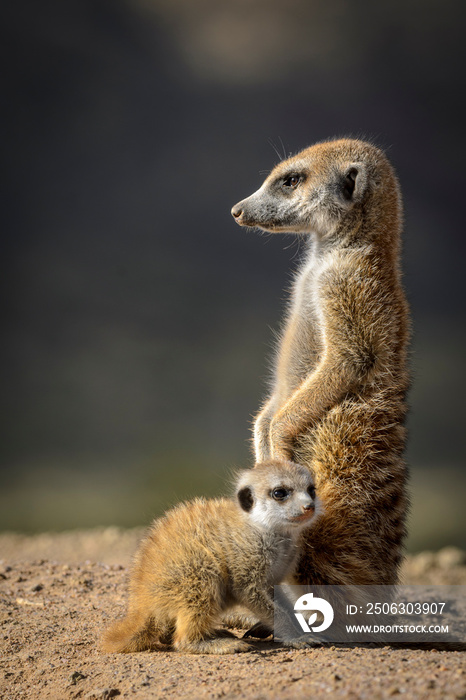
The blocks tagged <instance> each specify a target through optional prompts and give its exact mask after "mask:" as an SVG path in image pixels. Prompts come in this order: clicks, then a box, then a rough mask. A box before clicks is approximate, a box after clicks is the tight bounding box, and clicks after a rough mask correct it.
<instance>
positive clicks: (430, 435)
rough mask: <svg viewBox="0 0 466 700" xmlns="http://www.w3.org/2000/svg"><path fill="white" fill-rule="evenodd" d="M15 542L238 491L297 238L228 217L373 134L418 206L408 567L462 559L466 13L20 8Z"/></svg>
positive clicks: (5, 436)
mask: <svg viewBox="0 0 466 700" xmlns="http://www.w3.org/2000/svg"><path fill="white" fill-rule="evenodd" d="M0 13H1V17H2V22H1V27H2V29H1V31H2V35H3V36H2V42H1V46H2V52H3V55H4V61H3V66H4V67H3V71H2V78H3V88H2V97H3V107H2V111H1V117H0V118H1V120H2V132H1V133H2V155H3V158H2V162H3V167H4V173H5V175H6V178H4V180H6V182H5V183H4V186H3V188H2V191H1V197H2V212H3V215H4V219H5V221H4V225H3V227H2V231H3V235H2V241H3V244H2V250H3V252H2V257H1V260H2V267H3V269H2V277H1V280H2V284H3V294H2V300H3V304H2V320H3V330H4V332H3V339H2V343H1V367H2V369H3V373H4V377H3V382H2V392H1V397H2V402H1V411H2V416H1V428H2V435H1V469H2V472H1V492H0V529H3V530H16V531H26V532H34V531H39V530H49V529H50V530H60V529H66V528H75V527H90V526H94V525H107V524H116V525H123V526H133V525H140V524H145V523H147V522H148V520H149V519H150V518H151V517H152V516H153V515H156V514H159V513H161V512H162V511H163V510H164V509H165V508H166V507H167V506H169V505H171V504H173V503H175V502H176V501H178V500H179V499H182V498H186V497H190V496H193V495H195V494H205V495H212V494H218V493H221V492H223V491H224V490H225V488H227V484H228V478H229V471H230V470H231V469H232V468H235V467H238V466H242V465H249V464H250V463H251V455H250V448H249V437H250V425H251V417H252V416H253V414H254V413H255V412H256V411H257V409H258V406H259V404H260V402H261V400H262V398H263V397H264V395H265V393H266V386H267V385H266V381H267V376H268V367H269V360H270V357H271V350H272V347H273V342H274V334H273V331H272V329H277V328H278V327H279V322H280V318H281V316H282V313H283V310H284V304H285V299H286V294H285V291H284V290H285V289H286V288H287V287H288V286H289V282H290V275H291V271H292V270H293V269H294V268H295V266H296V264H297V261H298V259H299V245H298V242H297V241H296V240H295V239H293V237H284V236H275V237H274V236H265V235H262V236H261V235H258V234H257V233H254V232H251V231H245V230H242V229H239V228H238V227H237V226H236V225H235V223H234V221H233V220H232V218H231V216H230V208H231V206H232V205H233V204H234V203H235V202H237V201H238V200H239V199H242V198H243V197H244V196H247V195H248V194H250V193H251V192H252V191H253V190H255V189H257V187H258V186H259V185H260V183H261V181H262V179H263V176H264V174H265V173H266V172H267V171H268V170H270V169H271V168H272V167H273V165H274V164H275V163H276V162H277V160H278V159H279V155H277V153H276V151H278V153H279V154H280V157H281V154H283V153H286V154H287V153H290V152H295V151H297V150H299V149H301V148H303V147H305V146H307V145H309V144H311V143H313V142H315V141H317V140H319V139H325V138H327V137H332V136H334V135H340V136H341V135H352V136H362V137H369V138H372V139H374V140H375V141H376V143H378V144H379V145H380V146H382V147H383V148H386V149H388V153H389V156H390V158H391V160H392V161H393V163H394V165H395V167H396V168H397V171H398V174H399V177H400V180H401V183H402V187H403V192H404V198H405V223H406V231H405V239H404V260H403V267H404V273H405V284H406V288H407V293H408V296H409V299H410V302H411V305H412V311H413V319H414V341H413V346H412V367H413V375H414V381H413V390H412V392H411V394H410V402H411V407H412V408H411V413H410V419H409V429H410V438H409V448H408V454H407V457H408V461H409V463H410V466H411V470H412V493H413V508H412V514H411V525H410V532H411V535H410V539H409V543H408V546H409V548H410V549H411V550H417V549H421V548H426V547H427V548H437V547H440V546H443V545H446V544H456V545H459V546H463V547H464V546H466V527H465V524H466V516H465V512H466V509H465V507H464V502H465V495H466V469H465V437H464V434H465V429H464V426H463V423H464V415H465V411H464V396H465V389H466V386H465V384H466V381H465V375H466V372H465V362H464V359H465V334H466V330H465V325H464V299H465V291H466V283H465V274H464V261H465V257H466V256H465V252H466V245H465V235H464V233H465V231H464V182H465V177H464V172H465V155H466V153H465V151H466V148H465V139H464V123H465V110H464V107H465V90H464V75H465V71H464V69H465V57H466V51H465V42H464V29H463V28H464V19H465V15H466V6H465V5H464V3H462V2H461V1H454V0H442V1H440V0H422V2H421V0H403V2H402V1H401V0H391V1H390V2H385V1H382V2H379V3H372V2H370V1H369V0H366V1H363V0H360V1H357V0H355V1H353V2H350V1H349V0H348V1H343V0H334V1H333V2H327V1H324V0H287V2H286V3H283V2H275V1H274V0H230V1H228V2H218V0H60V1H59V0H55V1H54V0H44V2H41V3H37V2H33V0H23V2H13V0H7V2H4V3H2V7H1V10H0Z"/></svg>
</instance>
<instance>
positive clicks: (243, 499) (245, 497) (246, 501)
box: [237, 486, 254, 513]
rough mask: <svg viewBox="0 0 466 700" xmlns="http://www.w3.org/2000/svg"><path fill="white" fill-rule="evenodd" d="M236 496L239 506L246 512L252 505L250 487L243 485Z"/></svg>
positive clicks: (252, 499)
mask: <svg viewBox="0 0 466 700" xmlns="http://www.w3.org/2000/svg"><path fill="white" fill-rule="evenodd" d="M237 496H238V501H239V504H240V506H241V508H242V509H243V510H245V511H246V512H247V513H248V512H249V511H250V510H251V508H252V507H253V505H254V498H253V496H252V491H251V489H250V487H249V486H245V487H244V488H242V489H240V490H239V491H238V493H237Z"/></svg>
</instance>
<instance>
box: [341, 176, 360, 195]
mask: <svg viewBox="0 0 466 700" xmlns="http://www.w3.org/2000/svg"><path fill="white" fill-rule="evenodd" d="M357 176H358V171H357V169H356V168H350V169H349V170H348V171H347V172H346V173H345V175H344V177H343V182H342V187H341V191H342V193H343V197H344V198H345V199H346V200H348V201H349V200H350V199H352V197H353V193H354V188H355V187H356V178H357Z"/></svg>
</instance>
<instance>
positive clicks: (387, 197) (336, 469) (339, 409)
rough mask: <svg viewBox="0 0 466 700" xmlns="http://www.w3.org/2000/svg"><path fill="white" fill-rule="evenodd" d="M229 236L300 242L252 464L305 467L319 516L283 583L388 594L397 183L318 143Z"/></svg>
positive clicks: (396, 530) (369, 158) (375, 157)
mask: <svg viewBox="0 0 466 700" xmlns="http://www.w3.org/2000/svg"><path fill="white" fill-rule="evenodd" d="M232 214H233V217H234V218H235V220H236V221H237V223H238V224H240V225H241V226H251V227H254V226H257V227H259V228H261V229H264V230H265V231H270V232H277V233H280V232H284V233H287V232H292V233H299V234H305V235H306V236H307V238H308V247H307V252H306V255H305V257H304V260H303V262H302V264H301V266H300V268H299V269H298V271H297V274H296V277H295V280H294V284H293V289H292V294H291V301H290V305H289V311H288V315H287V318H286V321H285V326H284V331H283V334H282V338H281V342H280V345H279V349H278V354H277V361H276V365H275V375H274V379H273V386H272V392H271V395H270V398H269V399H268V401H267V402H266V404H265V405H264V407H263V408H262V410H261V412H260V413H259V415H258V416H257V419H256V421H255V426H254V446H255V456H256V460H257V461H258V462H262V461H264V460H266V459H270V458H274V459H291V460H293V461H296V462H299V463H301V464H304V465H307V466H309V467H311V468H312V470H313V472H314V474H315V478H316V488H317V490H318V492H319V496H320V498H321V499H322V503H323V505H324V507H325V514H324V515H323V517H322V518H321V519H320V520H319V522H317V523H316V526H315V528H314V529H313V532H312V538H310V537H308V536H307V535H304V537H303V548H302V556H301V558H300V562H299V564H298V568H297V574H296V581H297V582H299V583H315V584H392V583H395V582H396V580H397V575H398V568H399V564H400V560H401V553H402V543H403V538H404V536H405V516H406V511H407V508H408V498H407V494H406V480H407V472H406V467H405V464H404V462H403V458H402V453H403V449H404V444H405V429H404V427H403V423H404V419H405V415H406V403H405V395H406V391H407V389H408V384H409V376H408V369H407V344H408V339H409V314H408V306H407V303H406V300H405V296H404V293H403V289H402V285H401V273H400V262H399V252H400V232H401V226H402V207H401V198H400V191H399V187H398V182H397V178H396V176H395V174H394V172H393V169H392V167H391V165H390V163H389V162H388V160H387V158H386V157H385V155H384V154H383V153H382V152H381V151H380V150H379V149H377V148H375V147H374V146H372V145H371V144H369V143H365V142H362V141H358V140H352V139H342V140H335V141H329V142H325V143H318V144H316V145H314V146H311V147H310V148H307V149H305V150H304V151H302V152H301V153H298V154H297V155H296V156H294V157H292V158H289V159H288V160H285V161H283V162H282V163H280V164H279V165H277V166H276V167H275V169H274V170H272V172H271V173H270V175H269V176H268V177H267V179H266V180H265V182H264V183H263V185H262V187H261V188H260V189H259V190H257V192H255V193H254V194H252V195H251V196H250V197H248V198H247V199H244V200H243V201H241V202H239V203H238V204H236V205H235V206H234V207H233V209H232Z"/></svg>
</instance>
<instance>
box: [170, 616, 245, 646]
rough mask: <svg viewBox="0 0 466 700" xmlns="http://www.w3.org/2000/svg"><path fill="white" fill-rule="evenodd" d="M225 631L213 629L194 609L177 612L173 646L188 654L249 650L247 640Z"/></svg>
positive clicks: (206, 619) (208, 621)
mask: <svg viewBox="0 0 466 700" xmlns="http://www.w3.org/2000/svg"><path fill="white" fill-rule="evenodd" d="M230 635H231V633H228V632H227V631H226V630H225V631H223V630H222V631H217V630H214V629H213V626H212V623H211V620H210V619H208V618H206V616H205V615H199V614H198V613H196V612H195V611H194V610H184V611H182V612H179V613H178V616H177V620H176V630H175V637H174V640H173V646H174V647H175V649H177V650H178V651H184V652H188V653H190V654H235V653H237V652H242V651H249V650H250V649H251V647H250V646H249V644H248V643H247V642H244V641H243V640H241V639H238V638H237V637H235V636H233V635H231V636H230Z"/></svg>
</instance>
